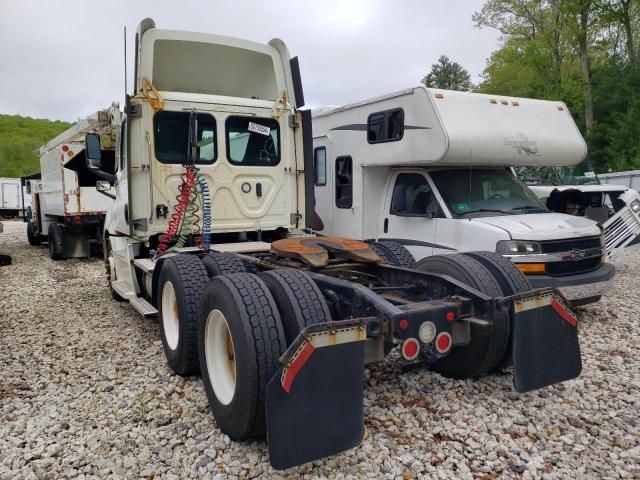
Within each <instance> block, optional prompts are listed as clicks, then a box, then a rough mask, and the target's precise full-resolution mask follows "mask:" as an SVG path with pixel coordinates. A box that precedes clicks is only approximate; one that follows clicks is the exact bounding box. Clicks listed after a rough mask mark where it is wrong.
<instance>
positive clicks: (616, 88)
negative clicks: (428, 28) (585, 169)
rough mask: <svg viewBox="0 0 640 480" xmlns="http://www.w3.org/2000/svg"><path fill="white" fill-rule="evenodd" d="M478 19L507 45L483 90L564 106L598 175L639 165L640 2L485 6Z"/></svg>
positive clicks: (562, 0)
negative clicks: (579, 133)
mask: <svg viewBox="0 0 640 480" xmlns="http://www.w3.org/2000/svg"><path fill="white" fill-rule="evenodd" d="M473 19H474V21H475V23H476V26H477V27H479V28H495V29H497V30H498V31H500V33H501V34H502V40H503V45H502V47H501V48H499V49H498V50H496V51H495V52H493V54H492V55H491V57H490V58H489V59H488V61H487V66H486V68H485V70H484V72H483V73H482V75H481V78H482V82H481V83H480V85H479V86H478V91H481V92H484V93H495V94H503V95H514V96H522V97H533V98H544V99H553V100H563V101H565V102H566V103H567V104H568V106H569V108H570V110H571V112H572V114H573V115H574V118H575V119H576V122H577V124H578V126H579V127H580V128H581V130H582V131H583V133H584V134H585V137H586V139H587V143H588V145H589V156H590V158H591V160H592V162H593V163H594V165H595V167H596V169H597V170H598V171H606V170H609V169H610V168H613V169H617V168H622V167H623V166H624V168H639V167H640V155H639V153H638V146H639V143H640V121H639V120H640V107H638V104H639V103H640V64H639V61H640V60H639V56H640V55H638V50H639V49H640V45H639V44H638V38H640V31H639V30H640V1H638V0H487V1H486V2H485V3H484V5H483V7H482V8H481V10H480V11H478V12H476V13H475V14H474V16H473Z"/></svg>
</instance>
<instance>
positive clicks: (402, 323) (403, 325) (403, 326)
mask: <svg viewBox="0 0 640 480" xmlns="http://www.w3.org/2000/svg"><path fill="white" fill-rule="evenodd" d="M399 326H400V330H406V329H407V328H409V320H407V319H406V318H403V319H402V320H400V324H399Z"/></svg>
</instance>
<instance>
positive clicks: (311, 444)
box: [267, 322, 366, 470]
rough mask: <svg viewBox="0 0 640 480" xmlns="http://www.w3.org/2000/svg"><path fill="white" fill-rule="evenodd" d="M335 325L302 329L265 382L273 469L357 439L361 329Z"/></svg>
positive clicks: (329, 452) (347, 446)
mask: <svg viewBox="0 0 640 480" xmlns="http://www.w3.org/2000/svg"><path fill="white" fill-rule="evenodd" d="M337 323H338V322H335V323H332V324H319V325H313V326H311V327H308V328H307V329H305V330H304V331H303V332H302V333H301V334H300V335H299V336H298V338H297V339H296V340H295V341H294V342H293V343H292V345H291V346H290V347H289V349H288V350H287V352H286V353H285V354H284V355H283V358H282V360H281V361H282V365H284V366H283V367H281V368H280V369H279V370H278V372H277V373H276V375H274V377H273V378H272V379H271V381H270V382H269V383H268V385H267V443H268V445H269V461H270V463H271V465H272V466H273V468H275V469H278V470H283V469H285V468H289V467H293V466H296V465H300V464H303V463H306V462H310V461H312V460H317V459H319V458H323V457H326V456H329V455H334V454H336V453H339V452H342V451H344V450H348V449H350V448H353V447H355V446H357V445H359V444H360V443H361V442H362V438H363V436H364V405H363V396H362V395H363V393H362V389H363V377H364V343H365V342H364V340H365V339H366V329H365V327H364V326H349V327H346V328H335V325H336V324H337ZM339 323H342V322H339ZM329 325H334V326H333V327H328V326H329Z"/></svg>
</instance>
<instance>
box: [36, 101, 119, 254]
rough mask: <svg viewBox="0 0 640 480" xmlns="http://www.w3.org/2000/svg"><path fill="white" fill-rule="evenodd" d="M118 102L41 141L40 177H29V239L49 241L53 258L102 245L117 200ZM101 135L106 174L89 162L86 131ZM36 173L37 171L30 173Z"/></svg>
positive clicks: (86, 251) (37, 242) (37, 241)
mask: <svg viewBox="0 0 640 480" xmlns="http://www.w3.org/2000/svg"><path fill="white" fill-rule="evenodd" d="M120 114H121V113H120V110H119V106H118V104H113V105H111V107H109V108H108V109H105V110H100V111H98V112H96V113H94V114H93V115H91V116H89V117H87V118H83V119H80V120H78V122H77V123H76V124H75V125H73V126H72V127H70V128H69V129H67V130H65V131H64V132H62V133H61V134H60V135H58V136H57V137H55V138H54V139H52V140H50V141H49V142H48V143H47V144H46V145H43V146H42V147H40V150H39V153H40V178H39V179H36V178H32V179H29V180H26V182H28V183H27V189H28V191H29V192H30V193H31V208H28V209H27V217H28V220H27V240H28V241H29V244H30V245H33V246H36V245H40V244H41V243H42V242H47V243H48V246H49V256H50V257H51V258H52V259H53V260H62V259H65V258H72V257H90V256H92V255H95V254H96V253H97V252H99V251H100V249H101V247H102V238H103V235H102V230H103V228H104V220H105V214H106V211H107V209H108V208H109V206H110V205H111V204H112V203H113V197H114V196H113V194H112V193H109V189H110V185H109V183H108V182H106V181H105V180H103V181H102V183H101V188H100V190H99V191H97V190H96V183H97V182H100V178H107V179H109V178H111V176H112V174H113V170H114V156H115V152H114V147H115V141H114V134H115V131H114V130H113V128H114V126H116V125H118V123H119V121H120ZM87 133H94V134H95V135H98V136H99V137H100V138H101V139H102V147H101V148H102V149H103V152H102V156H103V171H104V174H103V175H102V177H100V176H98V175H96V174H95V173H94V172H93V171H92V170H90V169H88V168H87V165H86V163H87V161H86V152H85V149H84V147H85V141H84V138H85V135H86V134H87ZM31 177H33V176H31Z"/></svg>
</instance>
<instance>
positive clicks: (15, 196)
mask: <svg viewBox="0 0 640 480" xmlns="http://www.w3.org/2000/svg"><path fill="white" fill-rule="evenodd" d="M29 203H30V198H29V196H28V194H27V195H26V196H25V194H24V192H23V191H22V189H21V182H20V179H19V178H8V177H0V216H2V217H3V218H6V219H9V218H14V217H22V216H24V214H25V205H28V204H29Z"/></svg>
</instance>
